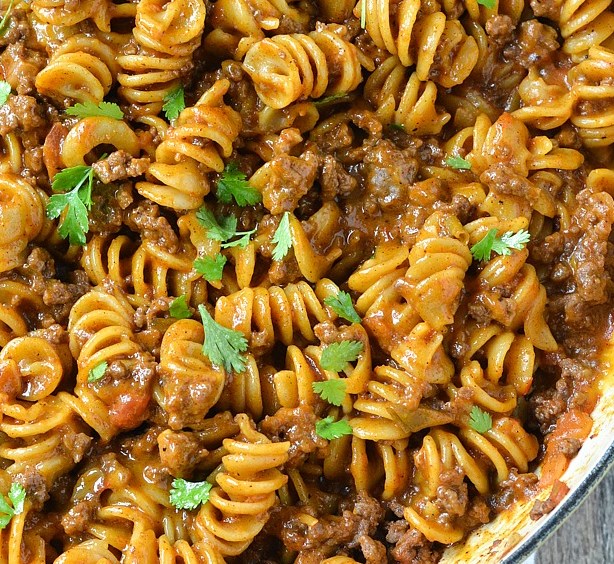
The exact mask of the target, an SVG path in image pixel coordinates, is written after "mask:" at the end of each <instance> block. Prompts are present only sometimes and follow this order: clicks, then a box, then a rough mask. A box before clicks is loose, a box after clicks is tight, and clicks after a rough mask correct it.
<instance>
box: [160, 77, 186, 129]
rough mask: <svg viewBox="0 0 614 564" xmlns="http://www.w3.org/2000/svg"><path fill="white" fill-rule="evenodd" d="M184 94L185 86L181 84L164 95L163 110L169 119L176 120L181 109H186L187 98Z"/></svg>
mask: <svg viewBox="0 0 614 564" xmlns="http://www.w3.org/2000/svg"><path fill="white" fill-rule="evenodd" d="M183 94H184V93H183V86H181V85H179V86H177V88H173V90H171V91H170V92H168V93H167V94H166V95H165V96H164V105H163V106H162V111H163V112H164V115H165V116H166V119H167V120H168V121H173V120H176V119H177V118H178V117H179V114H180V113H181V111H182V110H183V109H185V98H184V95H183Z"/></svg>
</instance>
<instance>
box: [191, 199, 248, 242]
mask: <svg viewBox="0 0 614 564" xmlns="http://www.w3.org/2000/svg"><path fill="white" fill-rule="evenodd" d="M196 218H197V219H198V221H199V222H200V224H201V225H202V226H203V227H204V228H205V229H206V230H207V237H209V239H213V240H214V241H221V242H222V248H223V249H228V248H230V247H242V248H245V247H246V246H247V245H248V243H249V240H250V237H251V236H252V235H253V234H254V233H255V232H256V229H255V228H254V229H252V230H251V231H237V218H236V217H235V216H234V215H229V216H226V217H224V216H222V217H220V218H219V219H217V218H216V217H215V215H213V212H211V211H210V210H208V209H207V208H205V207H204V206H203V207H202V208H200V209H199V210H198V211H197V212H196ZM233 237H239V239H237V240H235V241H230V239H232V238H233Z"/></svg>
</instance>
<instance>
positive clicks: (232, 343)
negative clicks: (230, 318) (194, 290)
mask: <svg viewBox="0 0 614 564" xmlns="http://www.w3.org/2000/svg"><path fill="white" fill-rule="evenodd" d="M198 311H199V312H200V316H201V318H202V320H203V328H204V330H205V342H204V343H203V348H202V351H203V354H204V355H205V356H206V357H207V358H208V359H209V360H210V361H211V363H212V364H215V365H217V366H223V367H224V369H225V370H226V372H242V371H243V370H244V369H245V355H242V354H241V353H242V352H245V351H246V350H247V339H246V338H245V337H244V336H243V333H241V332H240V331H235V330H233V329H227V328H226V327H224V326H223V325H220V324H219V323H217V322H216V321H215V320H214V319H213V317H211V315H210V314H209V312H208V311H207V308H205V306H204V305H202V304H201V305H199V306H198Z"/></svg>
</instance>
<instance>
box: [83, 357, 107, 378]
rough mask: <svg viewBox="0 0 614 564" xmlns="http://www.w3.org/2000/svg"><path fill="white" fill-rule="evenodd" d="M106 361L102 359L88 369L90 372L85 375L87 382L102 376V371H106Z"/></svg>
mask: <svg viewBox="0 0 614 564" xmlns="http://www.w3.org/2000/svg"><path fill="white" fill-rule="evenodd" d="M107 367H108V364H107V361H106V360H103V361H102V362H101V363H100V364H97V365H96V366H94V368H92V369H91V370H90V373H89V374H88V375H87V381H88V382H98V380H101V379H102V378H103V377H104V373H105V372H106V371H107Z"/></svg>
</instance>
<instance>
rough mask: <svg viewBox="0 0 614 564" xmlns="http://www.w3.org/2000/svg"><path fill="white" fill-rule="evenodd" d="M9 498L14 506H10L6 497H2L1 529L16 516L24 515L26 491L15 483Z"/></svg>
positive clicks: (0, 508)
mask: <svg viewBox="0 0 614 564" xmlns="http://www.w3.org/2000/svg"><path fill="white" fill-rule="evenodd" d="M7 497H8V499H9V501H10V502H11V503H12V505H13V506H12V507H11V506H10V505H9V504H8V502H7V499H6V497H5V496H3V495H0V529H4V528H5V527H6V526H7V525H8V524H9V523H10V521H11V519H12V518H13V517H14V516H15V515H20V514H21V513H23V509H24V504H25V502H26V489H25V488H24V487H23V486H22V485H21V484H18V483H17V482H13V483H12V484H11V488H10V489H9V493H8V495H7Z"/></svg>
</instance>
